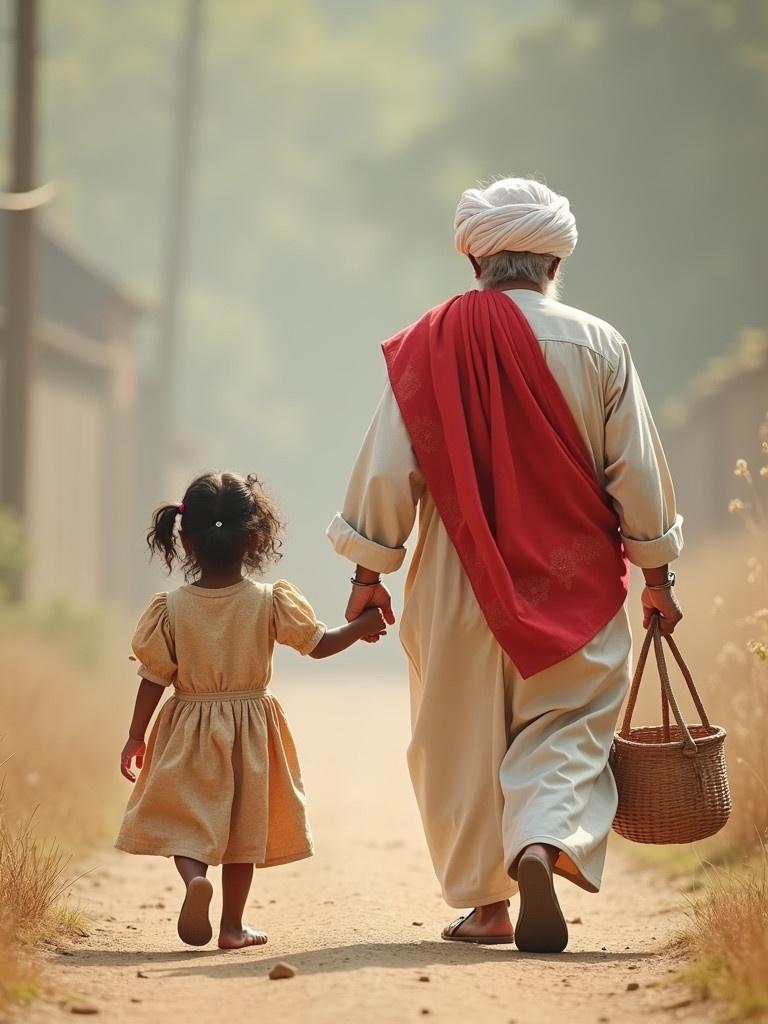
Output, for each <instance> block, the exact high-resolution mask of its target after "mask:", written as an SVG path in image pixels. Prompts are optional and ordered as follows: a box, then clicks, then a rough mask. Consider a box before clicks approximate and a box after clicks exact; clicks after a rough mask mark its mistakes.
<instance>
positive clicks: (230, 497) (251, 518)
mask: <svg viewBox="0 0 768 1024" xmlns="http://www.w3.org/2000/svg"><path fill="white" fill-rule="evenodd" d="M177 516H180V518H181V533H182V534H183V536H184V541H185V542H186V546H187V550H186V551H185V549H184V547H183V546H182V544H181V543H180V538H179V536H178V535H177V533H176V517H177ZM282 528H283V524H282V522H281V520H280V516H279V513H278V511H277V508H276V507H275V505H274V504H273V503H272V501H271V500H270V498H269V497H268V495H267V494H266V493H265V492H264V490H263V488H262V486H261V484H260V483H259V480H258V478H257V477H255V476H254V475H253V474H251V475H249V476H247V477H245V478H243V477H241V476H238V475H237V474H236V473H204V474H203V475H202V476H199V477H197V479H196V480H193V481H192V483H191V484H190V485H189V487H188V488H187V490H186V493H185V494H184V498H183V500H182V501H181V502H180V503H177V504H174V505H161V506H160V508H158V509H156V510H155V512H154V513H153V515H152V525H151V526H150V528H149V530H148V532H147V545H148V546H149V550H150V552H151V553H152V554H153V555H155V554H158V555H161V556H162V558H163V560H164V562H165V564H166V566H167V567H168V572H171V570H172V569H173V567H174V565H179V566H180V567H181V570H182V572H183V573H184V578H185V579H187V580H190V579H195V578H196V577H198V576H199V575H200V573H201V572H202V571H203V570H204V569H229V568H234V567H236V566H244V567H245V569H246V571H247V572H249V573H260V572H262V571H263V570H264V568H265V567H266V566H267V565H268V564H269V563H270V562H276V561H277V560H278V559H279V558H281V557H282V555H281V554H280V547H281V545H282V541H281V538H280V535H281V532H282Z"/></svg>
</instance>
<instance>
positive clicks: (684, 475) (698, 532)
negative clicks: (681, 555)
mask: <svg viewBox="0 0 768 1024" xmlns="http://www.w3.org/2000/svg"><path fill="white" fill-rule="evenodd" d="M766 415H768V329H765V328H745V329H744V330H743V331H741V333H740V335H739V337H738V338H737V340H736V341H735V343H734V344H733V345H732V346H731V348H730V349H729V350H728V351H726V352H725V353H724V354H723V355H722V356H719V357H718V358H716V359H712V360H710V362H709V363H707V365H706V366H705V367H704V369H703V370H702V371H701V373H699V374H698V375H697V376H695V377H694V378H693V379H692V380H691V382H690V384H689V386H688V388H687V389H686V391H685V393H684V394H683V395H682V396H680V398H678V399H675V400H674V401H673V402H669V403H668V404H667V407H666V410H665V413H664V416H663V418H662V421H661V426H662V433H663V440H664V446H665V448H666V451H667V454H668V456H669V461H670V465H671V467H672V472H673V476H674V480H675V489H676V492H677V497H678V506H679V508H680V510H681V512H682V513H683V515H685V516H686V526H685V534H686V540H687V541H693V542H695V541H697V540H700V539H703V538H705V537H707V536H710V535H712V534H713V533H722V532H724V531H727V530H729V529H733V528H739V529H743V524H742V523H740V522H738V520H737V518H736V517H734V516H733V515H732V514H731V513H729V511H728V505H729V502H730V500H731V499H732V498H741V499H743V500H745V501H749V500H750V496H749V490H748V488H747V487H746V485H745V483H744V481H743V480H741V479H737V478H736V477H735V476H734V467H735V465H736V460H737V459H746V460H747V462H748V463H749V465H750V467H751V469H752V473H753V477H754V479H755V486H756V487H757V488H758V489H759V490H761V491H763V492H765V491H766V490H768V488H767V487H766V481H765V480H764V479H761V478H760V477H759V475H758V474H759V467H760V466H761V465H765V464H766V462H768V460H767V459H766V457H765V456H764V455H763V454H762V453H761V450H760V444H761V441H762V440H768V436H766V434H765V431H766V426H767V425H766Z"/></svg>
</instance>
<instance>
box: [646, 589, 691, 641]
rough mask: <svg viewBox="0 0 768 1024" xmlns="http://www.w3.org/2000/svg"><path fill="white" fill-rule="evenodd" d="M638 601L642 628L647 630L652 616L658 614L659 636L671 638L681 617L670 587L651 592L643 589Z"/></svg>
mask: <svg viewBox="0 0 768 1024" xmlns="http://www.w3.org/2000/svg"><path fill="white" fill-rule="evenodd" d="M640 600H641V601H642V604H643V627H644V628H645V629H648V628H649V627H650V625H651V621H652V619H653V616H654V615H655V614H658V615H659V631H660V632H661V635H662V636H671V634H672V633H674V631H675V626H676V625H677V624H678V622H679V621H680V620H681V619H682V617H683V612H682V609H681V608H680V603H679V602H678V600H677V596H676V594H675V591H674V589H673V588H672V587H670V588H669V589H668V590H651V589H649V588H648V587H645V588H644V589H643V594H642V597H641V598H640Z"/></svg>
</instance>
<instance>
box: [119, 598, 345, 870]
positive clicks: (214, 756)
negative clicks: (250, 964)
mask: <svg viewBox="0 0 768 1024" xmlns="http://www.w3.org/2000/svg"><path fill="white" fill-rule="evenodd" d="M324 632H325V626H324V625H323V624H322V623H321V622H318V621H317V619H316V618H315V614H314V612H313V611H312V608H311V607H310V605H309V603H308V602H307V600H306V599H305V598H304V597H303V596H302V594H301V593H300V592H299V591H298V590H297V589H296V588H295V587H294V586H293V585H292V584H290V583H288V582H286V581H285V580H278V581H277V582H276V583H274V584H271V585H270V584H265V583H256V582H253V581H251V580H247V579H244V580H241V581H240V582H239V583H236V584H234V585H233V586H231V587H224V588H222V589H220V590H210V589H206V588H204V587H198V586H195V585H187V586H183V587H179V588H178V590H175V591H172V592H170V593H168V594H156V595H155V597H153V598H152V601H151V602H150V605H149V607H148V608H147V610H146V611H145V612H144V614H143V615H142V617H141V619H140V620H139V624H138V626H137V627H136V632H135V634H134V638H133V644H132V646H133V652H134V655H135V658H136V660H137V661H138V662H139V670H138V671H139V675H140V676H141V677H142V678H143V679H148V680H150V682H153V683H159V684H160V685H161V686H173V687H174V688H175V691H174V695H173V697H171V699H170V700H168V701H166V702H165V704H163V706H162V708H161V710H160V713H159V715H158V717H157V719H156V721H155V724H154V726H153V728H152V731H151V733H150V736H149V739H148V741H147V752H146V757H145V759H144V766H143V768H142V770H141V772H140V774H139V777H138V779H137V781H136V784H135V786H134V789H133V792H132V794H131V798H130V800H129V801H128V807H127V809H126V812H125V818H124V820H123V825H122V828H121V829H120V834H119V836H118V838H117V841H116V843H115V845H116V846H117V847H118V849H120V850H125V851H126V852H128V853H146V854H156V855H158V856H161V857H171V856H183V857H193V858H194V859H195V860H199V861H202V862H203V863H205V864H222V863H251V864H255V865H256V866H257V867H267V866H268V865H271V864H284V863H287V862H288V861H293V860H300V859H301V858H303V857H309V856H311V855H312V837H311V834H310V830H309V823H308V821H307V815H306V803H305V798H304V786H303V784H302V780H301V771H300V769H299V762H298V758H297V756H296V748H295V746H294V742H293V738H292V737H291V733H290V730H289V728H288V723H287V721H286V719H285V715H284V713H283V709H282V708H281V707H280V704H279V703H278V701H277V700H276V698H275V697H273V696H272V694H271V693H269V691H268V689H267V687H268V685H269V680H270V677H271V675H272V652H273V649H274V645H275V643H280V644H287V645H288V646H290V647H293V648H294V649H295V650H297V651H299V653H301V654H309V653H310V652H311V651H312V650H313V649H314V648H315V646H316V645H317V643H318V642H319V640H320V639H321V637H322V636H323V633H324Z"/></svg>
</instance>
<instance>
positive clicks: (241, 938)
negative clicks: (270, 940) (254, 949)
mask: <svg viewBox="0 0 768 1024" xmlns="http://www.w3.org/2000/svg"><path fill="white" fill-rule="evenodd" d="M266 941H267V933H266V932H257V931H256V929H255V928H249V927H248V925H245V924H244V925H243V926H242V928H231V929H230V928H222V929H221V931H220V932H219V949H245V947H246V946H263V945H264V944H265V942H266Z"/></svg>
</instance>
